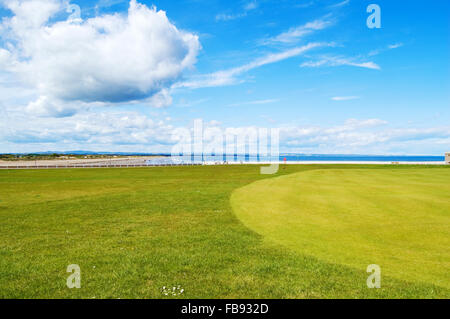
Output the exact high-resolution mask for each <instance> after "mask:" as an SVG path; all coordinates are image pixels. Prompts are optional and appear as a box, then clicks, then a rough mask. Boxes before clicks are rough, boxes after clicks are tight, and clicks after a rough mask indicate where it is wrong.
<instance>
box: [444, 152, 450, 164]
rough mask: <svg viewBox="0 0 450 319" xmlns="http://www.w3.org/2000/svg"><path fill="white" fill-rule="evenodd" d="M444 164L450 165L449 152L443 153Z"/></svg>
mask: <svg viewBox="0 0 450 319" xmlns="http://www.w3.org/2000/svg"><path fill="white" fill-rule="evenodd" d="M445 163H446V164H450V152H447V153H445Z"/></svg>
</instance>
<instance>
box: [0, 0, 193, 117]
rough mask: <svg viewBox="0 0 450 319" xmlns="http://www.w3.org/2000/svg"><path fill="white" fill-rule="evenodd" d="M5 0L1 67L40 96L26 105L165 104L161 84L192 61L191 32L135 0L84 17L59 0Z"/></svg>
mask: <svg viewBox="0 0 450 319" xmlns="http://www.w3.org/2000/svg"><path fill="white" fill-rule="evenodd" d="M4 4H5V6H6V8H8V9H9V10H10V11H11V12H12V14H13V15H12V17H10V18H5V19H4V20H3V22H2V24H1V29H0V30H1V36H2V38H3V43H5V45H4V47H3V48H0V68H2V69H4V70H6V71H9V72H11V73H13V74H15V75H18V76H19V77H20V78H21V79H22V80H24V81H26V82H27V84H31V85H32V86H33V87H35V88H36V90H37V92H38V95H39V96H40V97H39V98H38V99H37V100H36V101H35V102H33V103H34V104H33V103H31V104H29V105H28V109H29V110H33V109H34V110H39V111H42V110H50V109H52V107H51V105H52V104H54V103H55V100H58V101H60V102H61V103H70V102H72V101H79V102H85V103H93V102H105V103H120V102H130V101H149V104H150V105H154V106H157V107H160V106H164V105H167V104H168V103H170V102H171V98H170V96H168V91H167V88H169V87H170V85H171V84H172V83H174V82H175V81H176V80H177V79H178V78H179V77H180V75H181V74H182V71H183V70H184V69H186V68H190V67H192V66H193V65H194V63H195V62H196V57H197V54H198V51H199V49H200V43H199V40H198V37H197V35H195V34H192V33H189V32H185V31H182V30H179V29H177V28H176V27H175V26H174V25H173V24H172V23H171V22H170V21H169V19H168V18H167V16H166V13H165V12H164V11H161V10H159V11H158V10H157V9H156V8H155V7H151V8H148V7H147V6H145V5H142V4H139V3H137V2H136V1H135V0H131V1H130V6H129V10H128V13H127V14H124V15H121V14H105V15H100V16H96V17H94V18H90V19H85V20H82V19H81V18H76V17H75V18H74V16H73V14H74V13H75V14H76V10H74V8H77V6H75V7H74V5H73V4H69V3H68V2H67V1H62V0H28V1H23V0H6V1H4ZM68 9H69V10H68ZM66 10H68V11H67V12H72V14H71V15H70V16H69V14H68V13H67V12H66ZM64 14H65V15H66V16H67V18H66V19H65V20H57V18H58V17H59V16H61V15H64ZM45 105H47V106H45ZM53 109H55V108H54V107H53ZM63 113H64V112H63Z"/></svg>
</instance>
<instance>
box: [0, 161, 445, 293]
mask: <svg viewBox="0 0 450 319" xmlns="http://www.w3.org/2000/svg"><path fill="white" fill-rule="evenodd" d="M336 168H343V169H340V170H338V171H339V172H343V173H342V176H345V171H346V170H350V169H354V168H358V169H367V171H368V174H371V175H372V176H378V174H380V176H384V175H385V174H387V175H389V174H390V175H392V174H394V175H395V173H398V177H399V178H397V183H402V180H404V179H405V178H406V179H408V178H409V177H410V176H411V175H410V173H409V171H408V170H409V168H407V167H405V166H401V167H393V166H385V167H383V166H373V167H369V166H361V165H360V166H351V165H343V166H342V165H339V166H336V165H334V166H333V165H329V166H328V165H327V166H323V165H317V166H314V165H308V166H306V165H298V166H297V165H288V166H287V168H284V169H280V172H279V173H278V174H277V176H280V175H287V174H291V173H297V172H300V174H316V173H315V172H326V171H327V170H330V169H331V170H333V171H332V175H333V176H335V178H336V179H339V176H337V175H336V173H335V172H337V171H336ZM316 169H320V171H314V170H316ZM415 170H416V171H417V174H416V175H414V176H417V181H416V180H414V183H416V182H417V183H418V184H420V185H421V186H418V188H415V187H412V188H411V189H412V190H413V191H414V193H413V194H414V195H409V197H408V198H409V199H410V201H411V202H412V203H414V205H413V208H415V211H413V212H411V214H414V215H413V216H414V217H413V219H411V221H410V222H408V223H407V225H413V226H414V225H416V226H417V225H420V224H423V227H422V228H420V227H419V229H421V230H423V231H424V233H423V234H413V235H412V239H411V237H410V236H406V237H405V238H404V242H405V245H404V246H405V247H406V248H408V249H409V250H408V251H410V252H405V253H404V254H402V255H399V258H403V259H402V260H405V258H406V260H408V258H411V259H410V260H414V263H415V262H416V261H417V260H419V262H420V261H421V260H422V258H421V257H420V256H422V257H423V256H425V257H426V258H428V257H429V259H427V260H426V261H424V262H425V263H427V262H430V263H437V264H438V266H439V265H442V268H443V270H442V271H441V272H440V271H439V270H438V268H439V267H432V268H430V269H431V270H432V271H431V272H430V273H431V274H430V275H429V276H427V277H423V278H424V280H414V278H410V276H402V275H398V274H397V273H396V272H393V271H390V270H388V269H386V270H385V267H384V266H383V264H381V265H380V266H381V267H382V274H383V277H382V288H381V289H368V288H367V286H366V278H367V276H368V274H367V273H366V272H365V268H364V269H362V268H361V267H360V266H359V265H358V264H357V263H354V262H353V261H352V260H351V261H350V262H349V261H348V260H346V259H345V260H341V259H339V258H336V259H334V258H333V257H329V258H327V256H326V253H324V254H318V253H315V252H314V251H312V250H311V248H308V245H306V246H305V247H306V248H307V249H300V248H299V247H293V246H291V245H290V244H289V242H290V240H289V241H287V242H286V241H283V240H279V238H276V236H272V235H271V234H268V233H266V232H265V231H262V230H261V229H259V228H257V227H256V226H255V225H254V224H249V223H248V221H247V220H246V219H245V218H244V217H243V216H242V214H241V213H239V209H238V210H237V214H238V216H239V218H242V219H243V222H242V221H241V220H240V219H239V218H237V217H236V215H235V213H234V212H233V210H232V207H231V204H230V197H231V194H232V193H233V191H236V192H235V193H234V195H236V194H238V193H239V192H241V191H245V190H246V189H247V188H246V187H245V188H241V187H244V186H246V185H249V184H250V185H249V186H248V187H250V188H251V187H255V185H258V184H251V183H252V182H255V181H257V180H261V179H265V181H264V182H266V181H273V182H275V181H277V179H273V180H272V178H274V177H275V178H276V176H271V175H260V174H259V168H258V167H257V166H239V165H234V166H217V167H213V166H209V167H168V168H130V169H125V168H124V169H60V170H2V171H0V218H1V222H0V297H2V298H238V297H241V298H244V297H248V298H253V297H254V298H332V297H337V298H345V297H347V298H381V297H394V298H411V297H429V298H437V297H441V298H442V297H447V298H448V297H450V289H449V288H448V280H449V275H447V274H446V273H445V271H444V270H445V268H447V269H448V248H447V247H448V245H447V246H446V247H444V248H443V249H442V247H443V246H442V245H445V243H446V241H447V242H448V237H449V236H448V235H449V234H448V225H449V220H448V218H449V217H448V216H449V209H448V201H445V198H444V200H443V201H442V202H440V203H438V202H436V201H435V202H430V201H428V200H427V199H425V198H421V197H420V196H419V197H417V194H418V193H417V189H419V188H423V189H424V191H423V192H422V193H421V194H424V195H423V196H425V195H430V196H431V197H433V198H434V197H439V196H445V194H448V193H449V192H448V186H445V185H444V189H442V190H440V188H439V187H437V186H435V185H436V183H438V184H439V183H441V180H443V179H444V178H445V180H446V181H447V185H448V180H449V178H448V176H449V173H450V170H449V169H448V168H437V167H429V168H426V167H420V168H416V169H415ZM386 172H391V173H386ZM392 172H394V173H392ZM420 172H422V173H420ZM323 174H325V173H323ZM295 176H296V175H292V176H289V177H286V178H293V179H294V180H295V179H296V177H295ZM298 176H301V175H298ZM308 176H310V178H312V175H308ZM380 178H381V179H383V178H382V177H380ZM415 178H416V177H415ZM280 180H281V178H280ZM335 182H336V181H335ZM348 183H350V184H351V181H348ZM403 183H404V182H403ZM294 184H295V182H294ZM350 184H349V185H350ZM388 186H389V188H388V190H389V193H391V191H390V190H391V189H393V187H392V185H388ZM330 187H331V185H330ZM427 187H430V189H431V188H433V189H435V190H433V191H431V190H429V191H428V188H427ZM445 187H447V192H446V193H445ZM239 188H241V189H239ZM237 189H239V190H237ZM372 190H373V189H372V188H371V189H370V191H372ZM398 192H399V193H396V194H397V195H398V196H397V197H395V196H394V195H395V194H393V196H394V197H393V198H391V202H392V203H394V204H395V203H396V202H397V200H396V198H397V199H398V200H399V201H400V204H399V205H400V207H401V208H402V207H403V206H402V205H407V204H408V201H407V200H405V199H403V197H402V196H403V195H401V194H405V193H401V191H400V190H398ZM294 193H295V192H294ZM331 193H332V192H331ZM331 193H330V194H331ZM275 194H276V192H275V191H274V192H271V194H270V195H271V196H272V198H273V196H274V195H275ZM345 194H346V196H348V195H352V196H353V195H354V194H353V193H350V194H349V193H348V192H347V193H345ZM357 194H358V197H357V198H358V205H359V204H361V205H362V204H366V203H368V204H371V205H374V206H376V205H382V206H383V205H387V203H384V202H377V201H372V200H371V199H370V198H371V196H372V195H371V193H366V194H365V196H366V198H365V199H364V200H363V199H361V198H360V197H364V196H363V195H364V192H363V191H362V190H361V191H360V192H359V193H357ZM442 194H443V195H442ZM407 195H408V194H407ZM419 195H420V194H419ZM258 196H260V195H258V194H255V193H253V192H252V193H251V194H249V196H241V197H240V199H239V202H242V199H246V201H247V200H248V201H249V203H253V204H255V205H257V204H258V203H257V202H258V201H256V198H257V197H258ZM380 196H381V195H380ZM294 197H295V195H294ZM447 197H448V196H447ZM269 198H270V196H269ZM269 198H268V199H269ZM377 198H385V197H383V196H381V197H377ZM439 198H441V197H439ZM235 199H236V198H235V197H234V196H233V200H235ZM422 199H423V200H422ZM348 200H349V201H350V199H348ZM266 202H267V200H266ZM344 202H345V200H344ZM234 205H235V203H234ZM324 205H325V206H326V204H324ZM330 205H337V206H339V205H338V203H333V202H331V203H330ZM411 205H412V204H411ZM235 206H236V205H235ZM408 207H409V206H408ZM321 208H322V207H321ZM370 208H371V209H372V207H370ZM258 209H261V213H265V211H264V207H263V208H261V207H260V206H258ZM424 209H426V211H427V212H431V213H430V214H427V213H426V211H424ZM321 211H325V210H322V209H321ZM361 211H363V212H364V209H361ZM374 211H376V212H378V213H379V211H378V210H377V209H375V210H374ZM382 211H383V210H382ZM390 211H391V212H392V214H393V215H394V216H390V217H392V223H394V224H396V223H397V222H398V220H399V219H401V218H402V216H404V212H403V211H398V210H395V209H391V210H390ZM386 213H387V212H385V213H384V214H386ZM327 214H328V215H327ZM330 214H332V213H331V212H329V213H326V214H325V215H324V217H323V218H330V221H331V222H333V223H336V227H343V228H342V229H350V230H351V229H355V228H359V227H361V225H363V226H364V225H366V226H367V225H370V223H367V222H365V221H364V220H361V218H359V220H358V221H356V223H357V224H356V225H354V226H352V225H351V222H350V221H349V220H348V219H345V218H344V219H339V218H335V217H334V218H332V216H331V215H330ZM352 214H356V211H355V212H353V211H352ZM365 216H366V217H367V218H369V221H374V222H375V224H376V222H377V221H379V220H382V219H383V216H385V215H383V214H381V215H376V216H375V215H374V216H367V213H366V215H365ZM428 217H429V218H428ZM309 218H311V222H313V221H314V218H312V217H311V216H310V217H309ZM270 219H272V220H273V225H274V227H275V226H276V227H277V229H278V227H279V226H277V218H274V217H273V216H270ZM270 219H269V218H267V220H266V223H270ZM439 222H440V223H441V224H442V225H441V226H438V227H435V226H436V224H437V223H439ZM292 223H293V224H297V225H300V223H298V222H297V221H293V222H292ZM322 225H327V223H326V222H323V221H322ZM313 226H314V225H313ZM346 227H347V228H346ZM408 227H410V226H408ZM417 227H418V226H417ZM427 227H430V228H427ZM446 227H447V228H446ZM319 228H320V227H319ZM367 228H368V229H369V232H368V233H367V234H366V237H365V236H364V235H363V234H362V230H361V231H358V232H357V234H356V235H357V236H356V235H355V236H356V237H355V238H356V239H357V240H362V244H365V243H366V242H370V243H371V244H373V243H372V242H371V241H372V240H371V239H370V238H369V237H370V236H372V235H374V234H378V232H377V227H376V225H374V226H373V228H371V227H367ZM394 228H395V227H394ZM397 228H398V227H397ZM327 229H328V228H326V229H325V230H327ZM436 229H437V230H438V232H437V233H436V232H435V230H436ZM328 230H329V229H328ZM310 232H314V231H313V230H311V231H310ZM386 232H387V231H386V230H384V231H383V232H382V233H386ZM442 232H444V235H445V234H446V235H447V239H446V238H442V237H441V234H442ZM380 234H381V233H380ZM399 235H400V234H399ZM392 236H393V237H394V239H396V240H399V238H395V236H394V235H392ZM420 236H422V238H423V246H422V248H423V249H422V250H421V249H420V248H421V247H418V246H417V238H418V237H420ZM316 238H318V240H320V241H321V244H318V246H321V247H325V248H326V246H327V245H326V244H324V242H323V239H322V238H321V236H320V235H317V236H316ZM376 238H378V235H377V236H376ZM381 239H382V238H381ZM388 239H389V241H387V242H388V243H390V240H391V238H390V237H388V238H387V239H386V240H388ZM294 240H299V239H297V238H294ZM328 242H330V241H328ZM408 242H410V245H409V246H408ZM336 246H337V245H336ZM354 246H357V244H355V245H354ZM380 247H382V245H380ZM394 248H395V247H394ZM394 248H393V249H394ZM352 249H356V248H352ZM441 249H442V254H441V255H440V256H441V259H440V260H438V259H436V258H435V255H436V254H437V253H436V252H437V251H439V250H441ZM319 250H320V249H319ZM357 251H358V252H360V251H363V252H364V251H365V250H364V249H360V250H357ZM417 254H418V255H417ZM324 256H325V257H324ZM362 256H363V257H364V258H366V257H367V255H362ZM408 256H410V257H408ZM417 256H419V257H420V258H419V257H417ZM369 257H370V254H369ZM357 259H358V258H356V260H357ZM369 259H370V258H369ZM364 262H367V261H366V260H364ZM69 264H78V265H79V266H80V267H81V288H80V289H69V288H67V287H66V278H67V276H68V275H69V274H68V273H67V272H66V268H67V266H68V265H69ZM395 265H396V264H395V263H393V266H392V267H394V266H395ZM427 265H428V264H427ZM389 267H390V266H389ZM407 271H408V272H409V271H410V270H409V269H407ZM441 273H443V275H444V276H445V277H444V278H442V280H441V281H439V282H438V281H437V280H438V279H439V276H440V275H439V274H441ZM178 285H179V286H181V287H182V289H184V293H183V294H182V295H178V296H170V295H169V296H166V295H164V294H163V293H162V291H161V288H162V287H163V286H166V287H173V286H178Z"/></svg>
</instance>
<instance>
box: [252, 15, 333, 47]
mask: <svg viewBox="0 0 450 319" xmlns="http://www.w3.org/2000/svg"><path fill="white" fill-rule="evenodd" d="M333 24H334V21H333V19H330V16H326V17H324V18H321V19H317V20H314V21H311V22H307V23H305V24H303V25H300V26H296V27H292V28H290V29H289V30H287V31H285V32H282V33H280V34H278V35H276V36H274V37H271V38H268V39H264V40H262V41H261V43H262V44H292V43H296V42H298V41H299V40H300V39H301V38H302V37H304V36H306V35H309V34H312V33H313V32H315V31H319V30H323V29H326V28H328V27H329V26H331V25H333Z"/></svg>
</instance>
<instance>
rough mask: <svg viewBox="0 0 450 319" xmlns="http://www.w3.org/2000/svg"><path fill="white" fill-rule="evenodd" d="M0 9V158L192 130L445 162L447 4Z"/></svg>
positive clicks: (154, 146)
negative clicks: (236, 131)
mask: <svg viewBox="0 0 450 319" xmlns="http://www.w3.org/2000/svg"><path fill="white" fill-rule="evenodd" d="M27 2H28V3H33V2H35V4H36V7H33V6H32V5H28V6H26V5H23V3H27ZM0 3H2V5H3V7H2V9H0V16H1V17H3V23H2V27H1V28H0V35H1V40H0V48H1V49H0V96H1V97H0V110H1V111H0V113H2V114H1V115H2V120H1V122H0V125H1V130H2V131H1V133H0V134H1V135H0V145H1V146H0V152H27V151H47V150H60V151H64V150H75V149H83V150H96V151H101V150H104V151H152V152H158V151H160V152H165V151H168V150H169V149H170V147H171V145H172V144H173V142H172V141H171V138H170V136H171V134H172V133H173V131H174V130H176V129H177V128H182V127H190V126H192V122H193V120H195V119H202V120H203V121H204V123H206V124H205V125H207V126H208V125H209V126H218V127H221V128H227V127H234V128H248V127H268V128H270V127H278V128H281V151H282V152H301V153H341V154H344V153H358V154H429V155H434V154H435V155H442V154H443V153H444V152H445V151H450V112H449V109H450V108H449V106H450V105H449V104H450V103H449V102H450V99H449V97H450V96H449V95H450V93H449V92H450V90H449V89H450V65H449V60H450V59H449V52H450V47H449V45H450V43H449V30H450V28H449V21H450V19H449V12H450V10H449V9H450V3H449V2H448V1H439V0H435V1H422V0H420V1H419V0H413V1H407V2H405V1H392V0H391V1H378V0H376V1H362V0H360V1H356V0H348V1H346V0H334V1H333V0H330V1H318V0H304V1H299V0H297V1H262V0H255V1H214V0H208V1H206V0H186V1H143V0H141V1H139V3H138V4H134V6H135V8H136V9H135V11H133V12H134V13H131V11H128V10H129V7H130V3H129V1H120V0H101V1H71V2H70V4H71V5H77V6H79V8H80V13H81V15H80V17H78V18H77V19H78V20H76V21H75V20H73V17H72V20H71V21H69V20H70V18H69V16H70V12H66V11H67V8H69V5H70V4H69V3H68V2H67V1H65V2H64V1H59V0H48V1H45V0H30V1H19V0H17V1H9V0H2V1H0ZM42 3H47V4H48V7H47V6H43V5H42ZM371 3H375V4H378V5H379V7H380V8H381V28H379V29H377V28H374V29H370V28H368V27H367V25H366V19H367V17H368V16H369V15H370V13H367V12H366V8H367V6H368V5H369V4H371ZM152 6H155V8H153V9H152ZM33 8H39V9H33ZM42 8H44V9H42ZM45 8H47V9H45ZM39 10H40V11H39ZM152 10H153V11H152ZM159 10H163V11H164V12H165V15H166V18H162V17H161V16H160V15H158V12H159ZM36 11H39V12H36ZM69 11H70V10H69ZM73 12H74V11H73ZM152 12H155V14H153V13H152ZM105 17H109V18H105ZM114 17H115V18H114ZM114 19H117V20H114ZM30 21H32V22H30ZM173 28H176V31H173ZM155 30H156V31H155ZM166 35H167V36H166ZM108 63H109V64H108ZM80 78H81V80H80ZM80 82H81V83H82V84H80ZM86 83H88V84H86ZM89 83H90V84H89Z"/></svg>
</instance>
